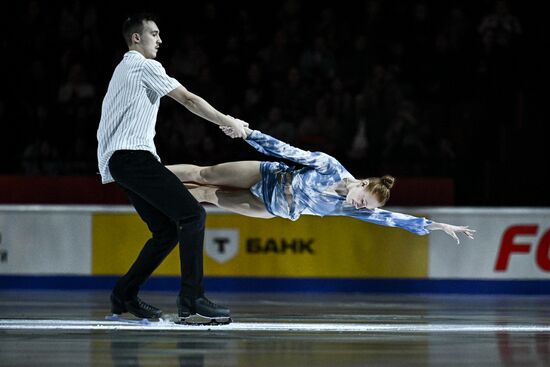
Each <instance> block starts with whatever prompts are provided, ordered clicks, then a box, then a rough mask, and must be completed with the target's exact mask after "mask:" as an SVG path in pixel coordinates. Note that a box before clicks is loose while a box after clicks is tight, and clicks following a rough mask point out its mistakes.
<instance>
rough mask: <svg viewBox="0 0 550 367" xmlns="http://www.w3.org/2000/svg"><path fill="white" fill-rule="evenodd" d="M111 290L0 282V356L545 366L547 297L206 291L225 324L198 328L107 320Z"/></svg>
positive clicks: (20, 359)
mask: <svg viewBox="0 0 550 367" xmlns="http://www.w3.org/2000/svg"><path fill="white" fill-rule="evenodd" d="M108 296H109V294H108V292H103V291H1V292H0V365H1V366H186V367H187V366H278V367H279V366H282V367H291V366H308V367H310V366H378V365H401V366H440V365H441V366H449V365H453V366H454V365H468V366H480V365H483V366H487V365H491V366H492V365H495V366H496V365H505V366H515V365H517V366H549V365H550V297H547V296H546V297H540V296H537V297H535V296H479V295H475V296H471V295H457V296H449V295H372V294H368V295H366V294H300V293H292V294H264V293H249V294H234V293H227V294H210V295H209V296H210V298H212V300H214V301H215V302H218V303H221V304H224V305H228V306H230V307H231V310H232V315H233V320H234V321H233V323H232V324H230V325H224V326H198V327H197V326H194V327H193V326H182V325H174V324H171V323H168V322H160V323H151V324H149V325H143V324H139V323H135V324H134V323H126V322H124V323H121V322H108V321H105V320H104V318H105V316H106V315H107V314H108V313H109V312H108V311H109V303H108ZM142 298H143V299H144V300H146V301H148V302H151V303H152V304H154V305H156V306H159V307H161V308H162V309H163V310H164V311H165V313H168V314H170V313H174V312H175V304H174V302H175V294H172V293H164V292H163V293H153V292H142Z"/></svg>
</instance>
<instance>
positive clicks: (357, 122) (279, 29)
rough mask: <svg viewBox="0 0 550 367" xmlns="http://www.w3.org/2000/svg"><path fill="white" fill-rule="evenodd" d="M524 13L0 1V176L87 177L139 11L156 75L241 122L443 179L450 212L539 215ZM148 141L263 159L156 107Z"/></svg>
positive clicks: (171, 150)
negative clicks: (156, 43)
mask: <svg viewBox="0 0 550 367" xmlns="http://www.w3.org/2000/svg"><path fill="white" fill-rule="evenodd" d="M538 3H539V2H534V1H508V2H504V1H436V0H434V1H406V0H384V1H382V0H370V1H339V2H335V1H314V2H313V1H299V0H288V1H269V2H264V1H256V2H242V1H205V2H202V1H198V2H191V1H154V2H151V1H132V2H130V1H110V2H107V1H93V2H91V1H90V2H88V1H28V0H24V1H17V2H11V3H10V4H4V5H2V7H3V8H4V10H5V11H6V14H5V15H4V17H3V19H4V20H3V22H4V25H5V27H6V28H5V29H4V34H3V36H2V37H0V50H1V52H2V60H3V61H2V63H3V64H4V65H3V67H2V68H1V72H2V75H1V78H2V81H3V86H2V88H0V90H1V92H0V93H1V94H0V121H1V129H2V144H1V145H0V175H24V176H65V175H75V176H82V175H95V174H96V172H97V167H96V144H97V143H96V137H95V134H96V129H97V125H98V123H99V119H100V113H101V102H102V98H103V96H104V94H105V91H106V89H107V85H108V82H109V80H110V77H111V75H112V72H113V70H114V68H115V66H116V65H117V64H118V62H119V61H120V59H121V57H122V55H123V53H124V52H126V51H127V48H126V45H125V43H124V41H123V39H122V36H121V25H122V22H123V20H124V18H125V15H127V14H128V13H131V12H133V11H135V10H147V11H150V12H153V13H155V14H157V15H158V22H157V24H158V26H159V28H160V30H161V38H162V40H163V45H162V47H161V49H160V51H159V53H158V56H157V60H158V61H160V62H161V63H162V64H163V65H164V67H165V68H166V70H167V72H168V74H169V75H170V76H173V77H175V78H176V79H178V80H179V81H180V82H181V83H182V84H183V85H184V86H185V87H186V88H188V89H189V90H190V91H192V92H194V93H195V94H198V95H200V96H201V97H203V98H204V99H206V100H207V101H208V102H210V103H211V104H212V105H213V106H214V107H216V108H217V109H218V110H220V111H221V112H223V113H228V114H231V115H233V116H235V117H239V118H242V119H244V120H246V121H247V122H249V123H250V125H251V127H252V128H258V129H260V130H262V131H264V132H267V133H270V134H272V135H274V136H276V137H278V138H280V139H282V140H285V141H287V142H289V143H291V144H294V145H296V146H299V147H301V148H304V149H309V150H322V151H325V152H327V153H329V154H331V155H333V156H335V157H336V158H338V159H339V160H340V161H341V162H342V163H343V164H344V165H345V166H346V167H347V168H348V169H349V171H350V172H352V173H353V174H354V175H355V176H356V177H368V176H374V175H380V174H386V173H389V174H392V175H394V176H396V177H397V178H398V179H399V177H449V178H452V179H453V180H454V182H455V189H456V192H455V204H457V205H473V206H481V205H491V206H504V205H506V206H516V205H521V206H526V205H528V206H549V205H550V195H549V194H548V193H547V191H546V182H547V178H546V177H547V176H550V175H549V173H550V172H549V171H550V169H549V164H548V156H549V154H548V147H547V144H548V133H547V132H546V130H547V129H548V128H547V127H546V125H547V124H548V122H549V121H550V116H549V113H548V98H547V97H548V92H547V88H548V76H549V73H548V67H549V61H550V60H548V57H547V56H546V53H547V51H548V49H549V47H548V46H549V37H548V36H549V29H548V28H549V26H548V19H547V15H546V12H544V11H543V9H539V8H537V7H538V6H539V5H537V4H538ZM540 3H541V4H542V3H543V2H540ZM540 7H542V5H541V6H540ZM156 144H157V149H158V152H159V154H160V156H161V157H162V159H163V162H164V163H166V164H170V163H191V162H193V163H196V164H213V163H220V162H222V161H229V160H240V159H263V158H264V157H262V156H260V155H258V154H257V153H255V152H254V151H253V149H252V148H251V147H249V146H248V145H247V144H246V143H244V142H243V141H239V140H230V139H229V138H227V137H225V135H223V134H222V133H221V132H220V131H218V129H217V128H216V127H215V126H214V125H213V124H211V123H208V122H206V121H204V120H201V119H199V118H197V117H196V116H195V115H193V114H192V113H190V112H188V111H187V110H186V109H185V108H183V107H182V106H179V105H178V104H177V103H176V102H174V101H173V100H171V99H170V98H164V99H163V100H162V103H161V108H160V111H159V116H158V122H157V137H156ZM0 179H1V178H0ZM98 180H99V176H98Z"/></svg>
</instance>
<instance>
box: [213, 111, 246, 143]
mask: <svg viewBox="0 0 550 367" xmlns="http://www.w3.org/2000/svg"><path fill="white" fill-rule="evenodd" d="M220 129H222V131H223V132H224V133H225V134H226V135H228V136H230V137H232V138H243V139H246V137H247V136H248V134H250V129H248V123H247V122H244V121H243V120H239V119H236V118H234V117H231V116H229V115H225V119H224V121H223V123H222V124H221V125H220ZM247 130H248V131H247Z"/></svg>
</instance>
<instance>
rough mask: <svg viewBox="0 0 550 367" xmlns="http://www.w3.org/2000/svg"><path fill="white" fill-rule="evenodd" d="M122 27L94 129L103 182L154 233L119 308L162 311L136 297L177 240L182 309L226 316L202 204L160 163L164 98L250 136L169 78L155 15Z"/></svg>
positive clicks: (117, 291) (120, 288) (192, 318)
mask: <svg viewBox="0 0 550 367" xmlns="http://www.w3.org/2000/svg"><path fill="white" fill-rule="evenodd" d="M122 33H123V36H124V39H125V40H126V43H127V45H128V52H126V53H125V54H124V57H123V58H122V61H121V62H120V63H119V64H118V66H117V67H116V69H115V71H114V73H113V76H112V78H111V81H110V83H109V87H108V90H107V94H106V95H105V98H104V100H103V105H102V110H101V121H100V124H99V128H98V131H97V139H98V163H99V171H100V174H101V178H102V182H103V183H108V182H113V181H115V182H116V183H117V184H118V185H120V187H122V189H124V191H125V192H126V194H127V195H128V198H129V199H130V201H131V203H132V204H133V205H134V207H135V209H136V211H137V213H138V214H139V215H140V217H141V218H142V219H143V221H144V222H145V223H146V224H147V226H148V227H149V230H150V231H151V232H152V238H151V239H149V240H148V241H147V243H146V244H145V246H144V247H143V249H142V250H141V252H140V254H139V256H138V258H137V259H136V260H135V262H134V264H133V265H132V266H131V268H130V270H129V271H128V272H127V273H126V275H124V276H123V277H122V278H121V279H120V280H119V281H118V282H117V283H116V285H115V287H114V289H113V291H112V294H111V311H112V312H113V313H114V314H121V313H123V312H129V313H131V314H133V315H135V316H137V317H139V318H148V319H156V318H159V317H160V316H161V315H162V311H161V310H159V309H158V308H156V307H154V306H152V305H149V304H147V303H145V302H144V301H142V300H141V299H140V298H139V297H138V292H139V288H140V285H141V284H142V283H143V282H144V281H145V280H146V279H147V278H148V277H149V276H150V275H151V273H152V272H153V271H154V270H155V269H156V268H157V267H158V266H159V265H160V263H161V262H162V261H163V260H164V258H165V257H166V256H167V255H168V254H169V253H170V252H171V251H172V249H173V248H174V247H175V246H176V244H177V243H178V242H179V244H180V264H181V288H180V291H179V295H178V298H177V307H178V314H179V317H180V319H181V321H183V322H187V323H201V324H203V323H210V322H216V323H229V322H230V320H231V319H230V311H229V310H228V309H227V308H225V307H221V306H219V305H216V304H214V303H212V302H211V301H210V300H208V299H207V298H206V297H205V296H204V289H203V239H204V223H205V217H206V214H205V211H204V209H203V208H202V207H201V206H200V205H199V203H198V202H197V201H196V200H195V199H194V198H193V196H192V195H191V194H190V193H189V191H188V190H187V189H186V188H185V187H184V186H183V185H182V184H181V182H180V181H179V179H178V178H177V177H176V176H175V175H174V174H173V173H172V172H170V171H169V170H168V169H166V168H165V167H164V166H163V165H162V164H161V163H160V158H159V157H158V155H157V153H156V148H155V145H154V142H153V138H154V135H155V124H156V118H157V113H158V109H159V102H160V98H161V97H163V96H165V95H168V96H170V97H172V98H173V99H175V100H176V101H177V102H179V103H181V104H182V105H183V106H185V107H186V108H187V109H188V110H190V111H191V112H193V113H195V114H196V115H198V116H200V117H202V118H204V119H206V120H208V121H210V122H213V123H215V124H217V125H220V126H227V127H231V128H232V129H234V130H235V131H236V132H237V135H239V136H241V137H243V138H244V137H246V133H245V131H244V127H245V126H247V124H246V123H244V122H242V121H240V120H236V119H234V118H232V117H230V116H227V115H223V114H221V113H220V112H218V111H217V110H216V109H214V108H213V107H212V106H211V105H210V104H208V103H207V102H206V101H205V100H203V99H202V98H200V97H199V96H197V95H194V94H193V93H191V92H189V91H188V90H187V89H186V88H184V87H183V86H182V85H181V84H180V83H179V82H178V81H177V80H176V79H174V78H171V77H169V76H168V75H167V74H166V72H165V70H164V68H163V67H162V65H161V64H160V63H159V62H157V61H155V60H154V58H155V57H156V56H157V52H158V50H159V47H160V45H161V44H162V41H161V38H160V31H159V28H158V27H157V24H156V22H155V19H154V17H153V16H151V15H148V14H138V15H134V16H130V17H129V18H127V19H126V20H125V21H124V23H123V27H122Z"/></svg>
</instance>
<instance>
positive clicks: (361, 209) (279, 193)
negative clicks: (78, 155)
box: [167, 126, 475, 243]
mask: <svg viewBox="0 0 550 367" xmlns="http://www.w3.org/2000/svg"><path fill="white" fill-rule="evenodd" d="M220 128H221V129H222V130H223V131H224V132H225V133H226V134H227V135H229V136H230V137H233V138H235V137H237V134H236V132H235V131H234V130H233V129H232V128H230V127H224V126H221V127H220ZM245 130H246V134H247V137H246V139H245V140H246V142H247V143H248V144H250V145H251V146H252V147H254V148H255V149H256V150H258V151H259V152H261V153H263V154H266V155H270V156H274V157H278V158H283V159H286V160H289V161H292V162H295V163H297V164H298V165H297V166H289V165H287V164H285V163H283V162H269V161H264V162H259V161H240V162H228V163H222V164H217V165H213V166H205V167H200V166H195V165H190V164H178V165H171V166H167V168H168V169H169V170H171V171H172V172H173V173H174V174H175V175H176V176H177V177H178V178H179V179H180V180H181V181H182V182H183V183H184V184H185V185H186V186H187V187H188V188H189V191H190V192H191V194H193V196H195V198H196V199H197V200H198V201H199V202H207V203H210V204H214V205H216V206H218V207H221V208H224V209H227V210H230V211H233V212H235V213H238V214H242V215H246V216H250V217H256V218H273V217H282V218H287V219H290V220H297V219H298V218H299V217H300V215H318V216H347V217H353V218H357V219H360V220H363V221H366V222H371V223H375V224H380V225H385V226H389V227H400V228H403V229H406V230H408V231H410V232H413V233H416V234H418V235H425V234H428V233H430V231H433V230H442V231H444V232H445V233H447V234H448V235H450V236H451V237H453V238H454V239H455V240H456V241H457V243H460V240H459V238H458V234H459V233H462V234H464V235H466V236H467V237H469V238H471V239H473V234H474V232H475V230H472V229H469V228H468V227H467V226H454V225H450V224H445V223H437V222H434V221H432V220H428V219H426V218H418V217H414V216H411V215H407V214H401V213H395V212H391V211H388V210H383V209H379V208H380V207H381V206H383V205H384V204H385V203H386V202H387V200H388V199H389V196H390V189H391V187H392V186H393V183H394V178H393V177H391V176H383V177H381V178H379V177H372V178H367V179H356V178H354V177H353V176H352V175H351V173H349V172H348V171H347V170H346V168H345V167H344V166H342V165H341V164H340V162H338V161H337V160H336V159H335V158H334V157H331V156H330V155H328V154H325V153H322V152H309V151H304V150H302V149H299V148H295V147H293V146H291V145H288V144H286V143H284V142H282V141H280V140H277V139H275V138H273V137H272V136H269V135H267V134H263V133H261V132H260V131H257V130H251V129H249V128H245Z"/></svg>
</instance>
